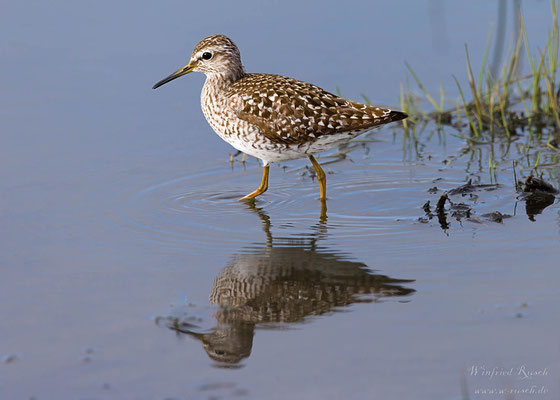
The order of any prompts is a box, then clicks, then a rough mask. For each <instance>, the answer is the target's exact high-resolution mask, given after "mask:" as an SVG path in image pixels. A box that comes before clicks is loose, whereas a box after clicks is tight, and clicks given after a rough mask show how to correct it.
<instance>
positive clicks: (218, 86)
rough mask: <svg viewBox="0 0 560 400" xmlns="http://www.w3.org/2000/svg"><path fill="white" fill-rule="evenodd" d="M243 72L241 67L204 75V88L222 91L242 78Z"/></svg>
mask: <svg viewBox="0 0 560 400" xmlns="http://www.w3.org/2000/svg"><path fill="white" fill-rule="evenodd" d="M244 76H245V71H244V70H243V67H241V68H239V69H235V70H228V71H227V72H216V73H212V74H207V75H206V83H205V84H204V86H207V87H212V88H214V90H224V89H225V88H227V87H228V86H229V85H231V84H232V83H233V82H235V81H237V80H239V79H241V78H243V77H244Z"/></svg>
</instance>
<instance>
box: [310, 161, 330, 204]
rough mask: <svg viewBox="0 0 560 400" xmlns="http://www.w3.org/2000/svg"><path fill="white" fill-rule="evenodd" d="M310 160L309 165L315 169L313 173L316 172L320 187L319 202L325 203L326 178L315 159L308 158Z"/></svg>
mask: <svg viewBox="0 0 560 400" xmlns="http://www.w3.org/2000/svg"><path fill="white" fill-rule="evenodd" d="M309 159H310V160H311V164H313V167H315V172H317V180H318V181H319V185H320V186H321V201H322V202H323V201H325V200H326V199H327V176H326V175H325V171H323V168H321V166H320V165H319V163H318V162H317V160H315V157H313V156H309Z"/></svg>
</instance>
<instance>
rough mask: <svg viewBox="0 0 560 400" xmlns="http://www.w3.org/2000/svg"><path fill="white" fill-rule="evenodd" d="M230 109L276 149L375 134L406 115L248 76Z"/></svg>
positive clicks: (233, 90)
mask: <svg viewBox="0 0 560 400" xmlns="http://www.w3.org/2000/svg"><path fill="white" fill-rule="evenodd" d="M227 95H228V97H229V106H230V107H231V108H232V109H233V110H234V112H235V113H236V115H237V116H238V118H240V119H242V120H245V121H247V122H249V123H250V124H252V125H255V126H256V127H258V129H259V132H260V133H261V134H262V135H264V136H265V137H266V138H268V139H269V140H271V141H272V142H274V143H282V144H286V145H288V144H301V143H305V142H308V141H309V140H314V139H315V138H318V137H320V136H323V135H334V134H340V133H344V132H354V131H361V130H366V129H368V128H373V127H375V126H377V125H381V124H386V123H388V122H392V121H398V120H401V119H403V118H406V114H403V113H400V112H398V111H391V110H388V109H384V108H379V107H373V106H368V105H365V104H360V103H356V102H352V101H349V100H346V99H343V98H340V97H338V96H335V95H334V94H332V93H329V92H327V91H325V90H323V89H321V88H319V87H317V86H315V85H311V84H309V83H305V82H301V81H298V80H295V79H291V78H286V77H283V76H280V75H269V74H248V75H246V76H245V77H243V78H242V79H240V80H238V81H236V82H235V83H233V84H232V85H231V87H230V88H229V91H228V93H227Z"/></svg>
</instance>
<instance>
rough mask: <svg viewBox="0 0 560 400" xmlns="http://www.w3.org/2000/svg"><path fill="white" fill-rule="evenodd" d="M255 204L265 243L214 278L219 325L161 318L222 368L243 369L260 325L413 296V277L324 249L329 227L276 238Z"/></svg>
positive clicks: (283, 323) (279, 324)
mask: <svg viewBox="0 0 560 400" xmlns="http://www.w3.org/2000/svg"><path fill="white" fill-rule="evenodd" d="M249 207H250V209H251V210H252V211H254V212H255V213H256V214H258V215H259V217H260V219H261V220H262V222H263V227H264V231H265V234H266V244H262V245H255V246H252V247H250V248H247V249H245V250H244V251H242V252H240V254H238V255H236V256H234V258H233V260H232V261H231V262H230V263H229V264H228V265H227V266H226V267H225V268H224V269H223V270H222V272H221V273H220V274H219V275H218V276H217V277H216V278H215V280H214V285H213V287H212V290H211V293H210V303H212V304H214V305H217V306H219V308H218V309H217V311H215V312H214V314H213V317H214V318H215V320H216V325H215V327H213V328H211V329H209V330H206V331H205V332H201V330H200V328H199V327H198V326H197V325H196V324H193V322H192V318H189V316H188V313H187V314H186V315H185V316H183V317H176V316H175V317H167V318H163V319H159V321H160V323H161V322H164V323H165V325H166V326H167V327H168V328H170V329H172V330H174V331H176V332H178V333H180V334H186V335H189V336H192V337H195V338H197V339H199V340H200V341H201V342H202V345H203V347H204V349H205V350H206V352H207V354H208V356H209V357H210V358H212V359H213V360H215V361H218V362H219V366H223V367H228V366H230V367H231V366H236V365H237V364H238V363H239V362H240V361H241V360H243V359H244V358H247V357H249V355H250V354H251V349H252V346H253V335H254V331H255V328H256V327H261V328H269V329H275V328H278V329H282V328H286V327H287V326H289V325H286V324H290V323H295V322H299V321H302V320H304V319H305V318H306V317H308V316H317V315H322V314H325V313H328V312H333V311H336V310H337V308H340V307H344V306H348V305H350V304H352V303H359V302H376V301H379V299H380V298H383V297H391V296H405V295H409V294H411V293H413V292H414V289H411V288H408V287H405V286H404V285H403V284H405V283H409V282H412V281H413V280H408V279H406V280H405V279H394V278H390V277H388V276H385V275H379V274H373V273H371V272H370V271H369V270H368V268H367V266H366V265H365V264H363V263H360V262H355V261H349V260H348V259H347V255H345V254H343V253H340V252H336V251H332V250H329V249H326V248H324V247H320V246H318V245H317V242H318V241H319V240H320V239H321V238H322V237H324V236H325V235H326V229H327V226H326V224H325V223H323V222H320V223H319V224H318V225H317V226H316V227H314V233H313V234H311V235H309V236H308V237H301V238H298V239H294V238H273V237H272V235H271V233H270V227H271V223H270V218H269V217H268V215H266V214H265V213H264V212H263V211H262V210H261V209H259V208H256V207H255V206H254V204H251V205H249ZM321 220H322V219H321Z"/></svg>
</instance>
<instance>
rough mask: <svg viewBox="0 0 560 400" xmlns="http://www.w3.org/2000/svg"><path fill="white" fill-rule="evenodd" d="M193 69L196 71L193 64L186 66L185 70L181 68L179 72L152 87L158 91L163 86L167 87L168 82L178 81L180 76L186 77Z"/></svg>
mask: <svg viewBox="0 0 560 400" xmlns="http://www.w3.org/2000/svg"><path fill="white" fill-rule="evenodd" d="M193 69H194V65H191V64H188V65H185V66H184V67H183V68H179V69H178V70H177V71H175V72H173V73H172V74H171V75H169V76H168V77H167V78H164V79H162V80H161V81H159V82H158V83H156V84H155V85H154V86H153V87H152V89H157V88H158V87H160V86H161V85H165V84H166V83H167V82H171V81H172V80H173V79H177V78H179V77H180V76H183V75H186V74H188V73H189V72H192V70H193Z"/></svg>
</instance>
